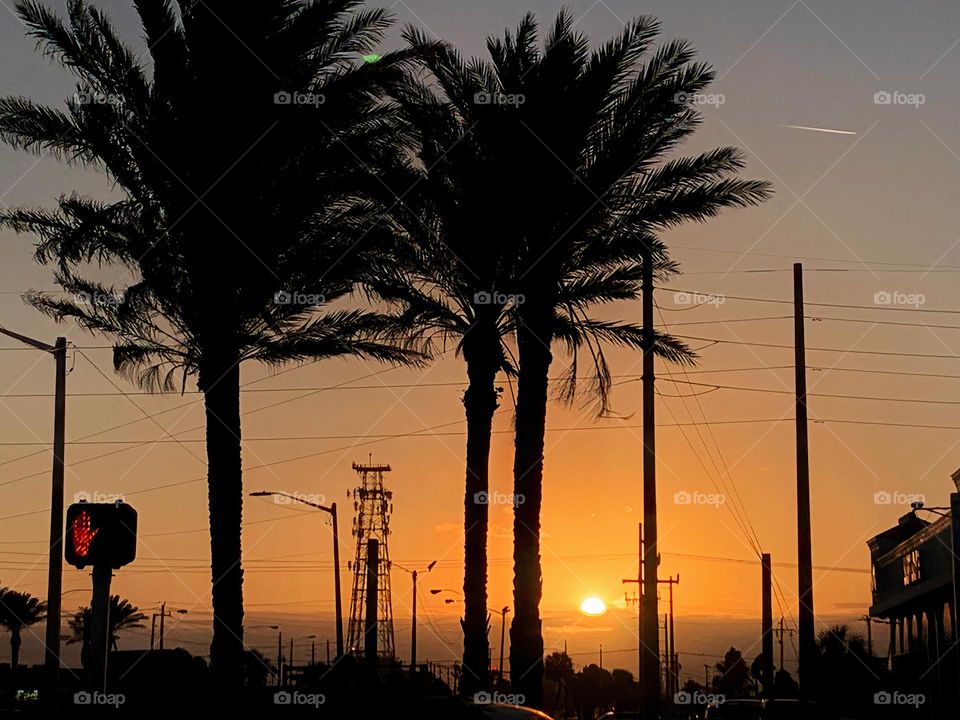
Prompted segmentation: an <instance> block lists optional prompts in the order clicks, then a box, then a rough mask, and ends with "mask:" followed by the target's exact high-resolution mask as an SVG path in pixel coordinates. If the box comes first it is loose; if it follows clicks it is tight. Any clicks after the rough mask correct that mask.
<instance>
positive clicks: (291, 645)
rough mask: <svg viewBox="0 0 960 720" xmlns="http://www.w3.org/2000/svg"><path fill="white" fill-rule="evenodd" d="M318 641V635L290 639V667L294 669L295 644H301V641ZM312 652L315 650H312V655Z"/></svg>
mask: <svg viewBox="0 0 960 720" xmlns="http://www.w3.org/2000/svg"><path fill="white" fill-rule="evenodd" d="M316 639H317V636H316V635H304V636H303V637H298V638H290V661H289V662H290V667H293V644H294V643H296V642H299V641H301V640H313V641H316ZM312 652H313V650H311V653H312ZM312 664H313V663H312V662H311V665H312Z"/></svg>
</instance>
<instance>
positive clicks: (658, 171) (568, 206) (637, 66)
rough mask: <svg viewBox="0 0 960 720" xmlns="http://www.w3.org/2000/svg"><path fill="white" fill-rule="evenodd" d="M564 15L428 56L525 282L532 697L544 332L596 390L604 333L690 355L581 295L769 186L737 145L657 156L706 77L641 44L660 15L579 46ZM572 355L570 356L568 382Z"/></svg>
mask: <svg viewBox="0 0 960 720" xmlns="http://www.w3.org/2000/svg"><path fill="white" fill-rule="evenodd" d="M573 24H574V22H573V18H572V17H571V15H570V14H569V13H568V12H562V13H561V14H560V15H559V16H558V18H557V20H556V21H555V23H554V26H553V28H552V30H551V31H550V33H549V34H548V37H547V39H546V42H545V46H544V48H543V49H542V50H541V49H540V48H539V47H538V41H537V34H538V31H537V24H536V22H535V20H534V18H533V16H532V15H527V16H526V17H525V18H524V19H523V21H522V22H521V23H520V25H519V27H518V29H517V31H516V32H515V33H510V32H507V33H506V34H505V36H504V37H503V38H502V39H496V38H491V39H490V40H488V42H487V49H488V52H489V55H490V60H489V61H480V60H475V61H473V62H472V63H470V64H464V63H462V62H460V61H459V59H458V58H456V56H455V55H451V54H447V55H446V58H447V60H446V61H445V63H446V65H449V66H450V67H449V68H447V67H443V66H440V67H438V68H437V70H439V72H436V71H435V74H436V75H437V76H438V78H439V81H440V85H441V86H442V87H443V89H444V91H445V92H446V93H447V95H448V97H450V98H451V102H452V103H453V104H454V105H455V108H456V110H457V112H459V113H460V114H462V115H464V116H465V117H470V118H471V119H475V120H476V122H475V124H474V125H473V126H471V135H475V136H476V137H478V138H482V139H483V141H484V142H485V144H484V148H485V150H486V151H487V153H488V155H487V157H488V159H489V162H490V163H491V164H495V165H496V166H498V167H499V172H498V173H497V181H498V183H499V186H498V192H499V197H500V198H501V199H502V203H501V204H499V205H497V206H492V207H489V208H487V213H485V214H483V213H481V214H479V215H477V216H476V217H475V218H474V222H477V223H482V222H483V221H484V220H486V219H492V220H494V221H495V222H496V225H495V229H494V230H493V231H492V232H491V235H492V234H494V233H496V234H497V235H503V236H505V237H504V238H503V239H498V240H497V242H498V243H501V242H505V243H510V244H511V245H512V247H513V248H514V250H515V254H514V256H513V257H512V260H511V282H510V287H511V291H512V292H513V293H515V294H516V295H517V297H522V298H523V302H522V303H520V304H518V305H517V306H516V309H515V313H514V315H515V318H514V321H515V327H516V342H517V358H518V378H517V387H518V391H517V409H516V435H515V461H514V494H515V496H517V497H518V498H519V497H523V500H524V501H523V502H522V503H518V504H516V506H515V509H514V606H515V607H514V615H513V621H512V625H511V628H510V640H511V648H510V667H511V680H512V682H513V686H514V689H515V690H516V691H517V692H518V693H519V694H522V695H524V696H525V699H526V702H527V703H528V704H531V705H534V706H540V705H542V701H543V697H542V695H543V682H542V680H543V636H542V631H541V621H540V614H539V603H540V597H541V584H542V574H541V564H540V508H541V498H542V480H543V450H544V431H545V424H546V410H547V400H548V390H549V383H548V379H549V372H550V367H551V364H552V361H553V353H554V350H555V346H559V347H561V348H563V349H565V350H567V351H568V352H570V353H571V354H572V355H573V356H574V358H576V356H577V352H578V351H580V350H583V351H585V352H586V353H587V355H588V356H589V357H590V358H591V361H592V363H593V364H594V365H595V367H596V370H597V372H596V386H597V387H596V390H597V391H598V394H599V396H600V398H601V404H602V405H603V404H604V403H605V399H606V396H607V392H608V390H609V388H610V376H609V372H608V370H607V363H606V359H605V357H604V351H603V349H602V347H601V346H600V341H608V342H611V343H614V344H619V345H622V346H627V347H631V348H635V349H638V350H644V351H648V352H654V353H657V354H659V355H661V356H662V357H663V358H665V359H666V360H668V361H673V362H690V361H691V360H692V355H691V353H690V352H689V350H688V349H687V348H686V347H685V346H684V345H683V344H682V343H679V342H677V341H676V340H674V339H672V338H669V337H667V336H663V335H657V334H654V333H652V331H651V334H650V335H649V336H645V334H644V332H643V329H642V328H641V327H639V326H637V325H635V324H633V323H617V322H612V321H609V320H604V319H600V318H599V317H598V316H595V315H592V314H591V312H592V309H593V308H595V307H597V306H599V305H606V304H608V303H612V302H614V301H620V300H636V299H638V298H639V296H640V293H641V291H642V285H643V283H642V279H643V273H644V266H645V265H646V266H647V268H648V269H649V271H650V274H651V275H652V276H653V277H654V278H656V279H660V278H662V277H664V276H665V275H666V274H668V273H670V272H671V271H673V270H674V269H675V268H674V267H673V265H672V264H671V263H670V261H669V259H668V258H667V256H666V251H665V249H664V248H663V246H662V244H661V243H660V241H659V238H658V235H659V233H660V232H662V231H663V230H664V229H666V228H669V227H673V226H675V225H678V224H680V223H683V222H685V221H688V220H695V221H703V220H705V219H707V218H709V217H712V216H714V215H716V214H717V213H719V212H720V211H721V210H722V209H723V208H726V207H730V206H747V205H752V204H755V203H758V202H760V201H761V200H762V199H764V198H765V197H766V196H767V195H768V194H769V191H770V186H769V185H768V184H767V183H765V182H759V181H752V180H741V179H738V178H737V177H736V176H737V173H738V172H739V171H740V170H741V169H742V167H743V166H744V159H743V155H742V154H741V153H740V152H739V151H738V150H737V149H735V148H719V149H716V150H713V151H710V152H707V153H704V154H701V155H697V156H694V157H690V158H677V159H672V160H667V159H666V157H667V156H668V155H669V154H670V153H671V152H672V151H673V150H674V149H675V148H676V147H677V146H678V145H679V144H680V143H681V142H682V141H683V140H684V139H685V138H686V137H688V136H689V135H690V134H691V133H692V132H694V130H695V129H696V128H697V127H698V125H699V123H700V121H701V117H700V114H699V113H698V112H697V109H696V107H695V106H694V105H692V104H690V103H689V102H687V99H688V98H695V97H696V95H697V93H700V92H701V91H702V90H703V88H705V87H706V86H707V85H708V83H709V82H710V81H711V80H712V78H713V74H712V72H711V70H710V69H709V67H707V66H706V65H704V64H702V63H697V62H695V61H694V52H693V50H692V49H691V48H690V46H689V45H688V44H686V43H684V42H671V43H667V44H665V45H664V46H662V47H660V48H658V49H656V50H653V49H652V46H653V42H654V40H655V38H656V35H657V33H658V30H659V25H658V23H657V22H656V21H655V20H653V19H651V18H640V19H638V20H635V21H633V22H631V23H629V24H628V25H627V26H626V28H625V29H624V30H623V32H622V33H620V34H619V35H618V36H617V37H615V38H613V39H611V40H610V41H608V42H607V43H606V44H604V45H603V46H602V47H601V48H599V49H598V50H595V51H593V52H591V50H590V47H589V43H588V41H587V39H586V38H585V37H584V36H582V35H579V34H576V33H575V32H573ZM467 78H469V79H470V81H469V82H468V81H467ZM478 142H481V140H478ZM487 242H489V239H488V240H487ZM576 371H577V362H576V360H574V362H573V363H571V365H570V371H569V373H568V375H567V384H566V386H565V387H566V391H567V392H566V395H567V397H569V392H570V391H572V390H573V389H574V388H575V379H576V374H577V372H576Z"/></svg>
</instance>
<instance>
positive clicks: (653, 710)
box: [640, 242, 660, 720]
mask: <svg viewBox="0 0 960 720" xmlns="http://www.w3.org/2000/svg"><path fill="white" fill-rule="evenodd" d="M642 262H643V267H642V269H641V270H642V285H643V287H642V295H643V377H642V385H643V524H644V526H645V528H646V530H645V532H646V534H645V535H644V545H643V600H642V604H643V606H644V607H643V618H642V620H643V632H642V633H641V634H640V648H641V651H640V687H641V690H642V709H643V717H644V719H645V720H653V719H654V718H655V717H656V715H657V706H658V704H659V701H660V639H659V637H658V632H657V624H658V622H659V609H658V607H657V562H658V560H659V557H658V554H657V450H656V410H655V402H656V397H655V376H654V363H653V348H654V344H655V335H654V328H653V247H652V246H651V244H650V242H646V243H644V247H643V257H642Z"/></svg>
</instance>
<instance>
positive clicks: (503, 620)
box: [430, 588, 510, 682]
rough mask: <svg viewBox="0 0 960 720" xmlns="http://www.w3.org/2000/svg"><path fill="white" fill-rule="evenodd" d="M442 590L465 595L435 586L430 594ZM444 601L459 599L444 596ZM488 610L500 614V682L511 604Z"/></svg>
mask: <svg viewBox="0 0 960 720" xmlns="http://www.w3.org/2000/svg"><path fill="white" fill-rule="evenodd" d="M442 592H448V593H453V594H454V595H459V596H460V597H461V598H462V597H463V596H464V595H463V593H462V592H460V591H459V590H451V589H449V588H433V589H432V590H431V591H430V594H431V595H439V594H440V593H442ZM443 602H444V603H446V604H447V605H453V604H454V603H455V602H457V601H456V600H454V599H453V598H444V599H443ZM487 612H488V613H491V612H493V613H497V614H498V615H499V616H500V664H499V665H498V666H497V676H498V678H499V680H500V682H503V645H504V641H505V639H506V631H507V613H508V612H510V608H509V606H507V605H504V606H503V607H502V608H500V609H499V610H491V609H490V608H487Z"/></svg>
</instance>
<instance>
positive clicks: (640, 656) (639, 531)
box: [564, 523, 643, 687]
mask: <svg viewBox="0 0 960 720" xmlns="http://www.w3.org/2000/svg"><path fill="white" fill-rule="evenodd" d="M637 548H638V550H637V553H638V554H637V559H638V562H637V577H636V578H624V579H623V580H622V581H621V582H622V583H623V584H624V585H627V584H629V583H636V584H637V591H638V592H639V593H640V595H639V596H638V595H637V594H636V593H634V595H633V597H632V598H628V597H627V596H626V591H624V600H625V601H626V604H627V605H629V604H631V603H634V602H635V603H636V604H637V638H638V640H639V645H640V647H639V648H638V652H637V663H638V665H637V680H638V681H639V682H640V683H641V687H642V686H643V685H642V682H643V523H637ZM564 652H566V649H564Z"/></svg>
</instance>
